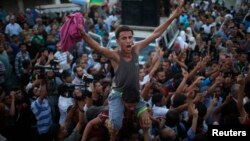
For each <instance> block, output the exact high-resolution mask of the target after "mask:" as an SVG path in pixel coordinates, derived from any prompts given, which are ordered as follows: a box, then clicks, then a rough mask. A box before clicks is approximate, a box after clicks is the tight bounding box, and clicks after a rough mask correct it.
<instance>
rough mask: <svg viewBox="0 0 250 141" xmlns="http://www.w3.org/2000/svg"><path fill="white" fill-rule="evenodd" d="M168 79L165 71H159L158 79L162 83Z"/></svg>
mask: <svg viewBox="0 0 250 141" xmlns="http://www.w3.org/2000/svg"><path fill="white" fill-rule="evenodd" d="M165 79H166V75H165V72H164V71H161V72H158V73H157V80H158V81H159V82H161V83H163V82H164V81H165Z"/></svg>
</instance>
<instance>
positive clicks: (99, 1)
mask: <svg viewBox="0 0 250 141" xmlns="http://www.w3.org/2000/svg"><path fill="white" fill-rule="evenodd" d="M103 2H104V0H90V4H91V5H102V4H103Z"/></svg>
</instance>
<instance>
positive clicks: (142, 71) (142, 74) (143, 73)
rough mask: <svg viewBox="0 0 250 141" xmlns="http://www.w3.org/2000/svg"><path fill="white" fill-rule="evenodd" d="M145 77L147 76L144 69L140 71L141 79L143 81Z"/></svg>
mask: <svg viewBox="0 0 250 141" xmlns="http://www.w3.org/2000/svg"><path fill="white" fill-rule="evenodd" d="M144 76H145V71H144V69H140V71H139V77H140V78H141V79H143V77H144Z"/></svg>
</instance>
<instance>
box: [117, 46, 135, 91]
mask: <svg viewBox="0 0 250 141" xmlns="http://www.w3.org/2000/svg"><path fill="white" fill-rule="evenodd" d="M118 54H119V56H120V62H119V66H118V68H117V70H116V72H115V77H114V82H115V87H114V89H115V90H118V91H123V90H124V89H125V88H130V89H137V90H139V61H138V55H137V54H136V53H135V52H134V49H133V50H132V60H131V61H129V62H127V61H125V60H124V58H123V57H122V56H121V54H120V52H119V53H118Z"/></svg>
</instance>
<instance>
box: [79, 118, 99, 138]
mask: <svg viewBox="0 0 250 141" xmlns="http://www.w3.org/2000/svg"><path fill="white" fill-rule="evenodd" d="M99 123H101V121H100V120H99V118H98V117H96V118H94V119H92V120H91V121H90V122H88V124H87V126H86V127H85V130H84V131H83V135H82V140H81V141H86V140H87V138H88V135H89V133H90V131H91V129H92V127H93V126H94V125H97V124H99Z"/></svg>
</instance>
